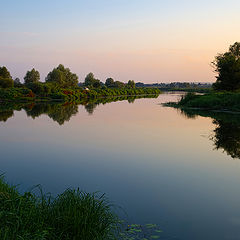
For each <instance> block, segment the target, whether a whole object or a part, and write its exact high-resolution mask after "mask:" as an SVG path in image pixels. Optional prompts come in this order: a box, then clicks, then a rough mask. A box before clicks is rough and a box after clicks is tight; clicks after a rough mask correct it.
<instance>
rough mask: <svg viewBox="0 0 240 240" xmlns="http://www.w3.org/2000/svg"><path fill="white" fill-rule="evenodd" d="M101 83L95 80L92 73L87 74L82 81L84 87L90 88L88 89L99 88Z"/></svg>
mask: <svg viewBox="0 0 240 240" xmlns="http://www.w3.org/2000/svg"><path fill="white" fill-rule="evenodd" d="M101 85H102V83H101V81H100V80H99V79H96V78H95V77H94V74H93V73H89V74H88V75H87V76H86V77H85V80H84V86H86V87H90V88H99V87H101Z"/></svg>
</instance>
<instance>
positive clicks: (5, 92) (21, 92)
mask: <svg viewBox="0 0 240 240" xmlns="http://www.w3.org/2000/svg"><path fill="white" fill-rule="evenodd" d="M34 97H35V95H34V94H33V92H32V91H31V90H30V89H28V88H7V89H3V88H0V100H7V101H20V100H22V101H29V100H31V101H32V100H33V98H34Z"/></svg>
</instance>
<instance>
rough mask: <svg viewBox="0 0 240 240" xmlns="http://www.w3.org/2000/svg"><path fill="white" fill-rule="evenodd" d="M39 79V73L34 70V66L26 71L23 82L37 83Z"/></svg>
mask: <svg viewBox="0 0 240 240" xmlns="http://www.w3.org/2000/svg"><path fill="white" fill-rule="evenodd" d="M39 80H40V73H39V72H38V71H37V70H35V69H34V68H33V69H32V70H31V71H27V73H26V75H25V77H24V83H25V84H26V85H27V84H30V83H37V82H39Z"/></svg>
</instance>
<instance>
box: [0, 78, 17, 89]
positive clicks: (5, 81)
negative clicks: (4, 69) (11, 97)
mask: <svg viewBox="0 0 240 240" xmlns="http://www.w3.org/2000/svg"><path fill="white" fill-rule="evenodd" d="M13 84H14V83H13V80H12V79H11V78H2V77H0V87H2V88H11V87H13Z"/></svg>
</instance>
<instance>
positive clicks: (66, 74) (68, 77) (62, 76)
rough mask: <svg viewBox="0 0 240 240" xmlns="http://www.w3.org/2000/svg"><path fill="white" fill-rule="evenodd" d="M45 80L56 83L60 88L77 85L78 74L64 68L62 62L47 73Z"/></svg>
mask: <svg viewBox="0 0 240 240" xmlns="http://www.w3.org/2000/svg"><path fill="white" fill-rule="evenodd" d="M46 82H47V83H54V84H57V85H58V86H59V87H62V88H65V87H66V88H68V87H77V84H78V76H77V75H76V74H75V73H72V72H71V71H70V69H69V68H65V67H64V66H63V65H62V64H59V65H58V67H57V68H54V69H53V70H52V71H51V72H49V73H48V75H47V77H46Z"/></svg>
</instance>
